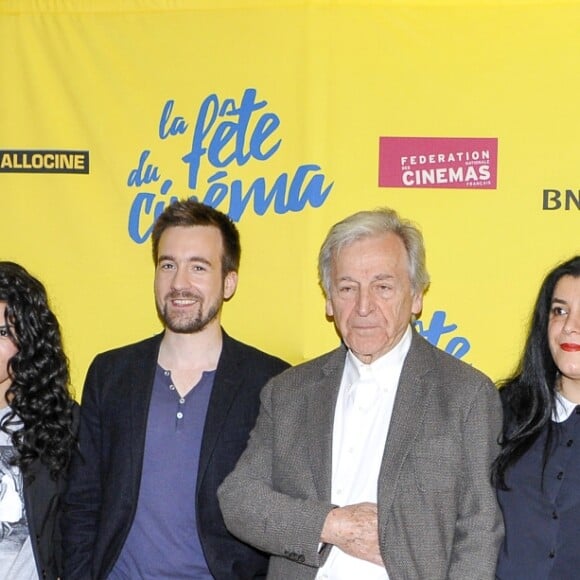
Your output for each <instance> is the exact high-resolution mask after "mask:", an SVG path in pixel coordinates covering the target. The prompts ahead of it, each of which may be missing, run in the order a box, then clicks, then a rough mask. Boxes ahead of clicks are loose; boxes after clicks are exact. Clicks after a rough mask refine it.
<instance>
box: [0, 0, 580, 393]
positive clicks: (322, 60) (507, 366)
mask: <svg viewBox="0 0 580 580" xmlns="http://www.w3.org/2000/svg"><path fill="white" fill-rule="evenodd" d="M579 30H580V1H571V0H568V1H566V0H559V1H558V2H554V1H553V0H536V1H533V2H532V1H523V0H511V1H510V0H503V1H500V0H497V1H491V0H463V1H461V0H455V1H449V0H447V1H443V0H441V1H438V0H432V1H430V2H425V1H418V0H417V1H414V0H407V1H405V0H399V1H395V0H390V1H389V0H373V1H365V2H362V1H358V2H357V1H356V0H336V1H332V0H284V1H279V0H207V1H205V0H191V1H186V0H172V1H162V0H100V1H97V0H94V1H91V0H34V1H33V0H0V43H1V45H0V46H1V49H2V50H1V54H2V55H3V57H2V66H1V67H0V79H1V82H0V115H1V117H0V184H1V190H0V195H1V200H2V206H1V207H2V211H1V216H2V250H1V256H0V257H1V258H2V259H9V260H15V261H18V262H20V263H22V264H24V265H25V266H26V267H27V268H28V269H29V270H30V271H31V272H33V273H34V274H36V275H37V276H39V277H40V278H41V279H42V280H43V281H44V282H45V283H46V285H47V287H48V289H49V292H50V295H51V297H52V301H53V306H54V308H55V310H56V312H57V314H58V316H59V318H60V320H61V323H62V325H63V328H64V336H65V341H66V346H67V351H68V354H69V357H70V359H71V364H72V371H73V380H74V387H75V389H76V392H77V396H80V392H81V390H82V382H83V379H84V374H85V372H86V369H87V366H88V364H89V362H90V360H91V359H92V357H93V356H94V355H95V354H96V353H97V352H99V351H102V350H105V349H109V348H112V347H115V346H118V345H121V344H125V343H128V342H132V341H136V340H139V339H141V338H142V337H145V336H148V335H151V334H153V333H156V332H158V331H159V330H160V324H159V321H158V320H157V317H156V314H155V308H154V304H153V295H152V281H153V264H152V260H151V250H150V240H149V238H150V233H151V225H152V223H153V221H154V218H155V216H156V215H158V213H159V212H160V211H162V210H163V208H164V207H166V205H167V204H168V203H170V202H171V201H172V200H173V199H175V198H183V197H191V196H194V197H196V198H197V199H199V200H202V201H204V202H205V203H208V204H211V205H213V206H216V207H218V208H219V209H221V210H223V211H225V212H227V213H229V215H230V216H231V217H232V218H233V219H234V220H235V221H236V222H237V223H238V225H239V228H240V231H241V235H242V242H243V258H242V268H241V278H240V286H239V289H238V292H237V295H236V296H235V297H234V298H233V300H232V302H231V303H230V304H229V305H227V307H226V309H225V315H224V325H225V327H226V328H227V329H228V330H229V332H230V333H231V334H232V335H234V336H236V337H239V338H240V339H242V340H244V341H247V342H250V343H254V344H256V345H258V346H260V347H262V348H263V349H265V350H268V351H270V352H272V353H275V354H278V355H280V356H282V357H284V358H286V359H288V360H289V361H291V362H293V363H298V362H301V361H303V360H305V359H309V358H311V357H313V356H315V355H318V354H319V353H322V352H324V351H326V350H328V349H330V348H332V347H334V346H335V345H336V344H337V341H338V339H337V336H336V334H335V332H334V330H333V327H332V324H331V323H330V322H329V321H327V320H326V319H325V316H324V300H323V297H322V293H321V291H320V289H319V287H318V285H317V280H316V256H317V252H318V248H319V246H320V244H321V242H322V240H323V238H324V236H325V234H326V232H327V230H328V228H329V227H330V226H331V225H332V224H333V223H335V222H336V221H338V220H339V219H341V218H343V217H345V216H346V215H348V214H351V213H353V212H355V211H358V210H361V209H371V208H375V207H378V206H391V207H393V208H396V209H397V210H398V211H399V212H400V213H401V214H402V215H403V216H406V217H409V218H411V219H413V220H414V221H416V222H417V223H418V224H420V225H421V227H422V229H423V232H424V235H425V238H426V243H427V250H428V265H429V268H430V272H431V275H432V284H431V288H430V290H429V292H428V294H427V296H426V300H425V307H424V311H423V314H422V317H421V319H420V321H419V322H418V325H417V328H418V330H419V331H420V332H421V333H422V334H423V335H424V336H426V337H427V338H428V339H429V340H430V341H431V342H433V343H434V344H436V345H437V346H439V347H440V348H442V349H444V350H446V351H448V352H450V353H452V354H453V355H455V356H457V357H459V358H462V359H463V360H465V361H467V362H469V363H470V364H473V365H474V366H477V367H479V368H481V369H482V370H484V371H485V372H487V373H488V374H490V375H491V376H492V378H494V379H498V378H500V377H501V376H503V375H505V374H506V373H508V372H509V371H510V370H511V369H512V367H513V364H514V363H515V361H516V358H517V356H518V353H519V352H520V349H521V347H522V340H523V336H524V332H525V326H526V324H527V320H528V314H529V312H530V309H531V306H532V302H533V299H534V297H535V294H536V292H537V289H538V286H539V283H540V280H541V279H542V277H543V275H544V274H545V272H546V270H547V269H549V268H550V267H551V266H552V265H553V264H555V263H556V262H558V261H560V260H563V259H566V258H567V257H569V256H571V255H572V254H574V253H578V252H579V250H580V243H579V240H580V235H579V232H580V228H579V226H580V165H579V161H580V159H579V157H580V155H579V153H580V147H579V145H578V136H579V135H580V115H578V93H579V90H580V79H579V70H580V66H579V64H580V63H579V56H580V35H579V34H578V31H579Z"/></svg>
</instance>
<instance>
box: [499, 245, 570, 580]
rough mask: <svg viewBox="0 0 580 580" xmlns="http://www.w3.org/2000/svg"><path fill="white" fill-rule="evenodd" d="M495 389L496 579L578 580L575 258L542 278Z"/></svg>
mask: <svg viewBox="0 0 580 580" xmlns="http://www.w3.org/2000/svg"><path fill="white" fill-rule="evenodd" d="M500 387H501V390H500V395H501V398H502V402H503V405H504V428H503V437H502V450H501V452H500V455H499V457H498V458H497V460H496V461H495V464H494V466H493V472H492V477H493V480H494V482H495V484H496V486H497V489H498V499H499V503H500V505H501V508H502V511H503V515H504V522H505V539H504V543H503V546H502V549H501V551H500V555H499V561H498V568H497V576H496V577H497V578H498V579H501V580H506V579H509V580H548V579H554V580H556V579H557V580H575V579H577V578H580V549H579V548H580V256H575V257H574V258H572V259H571V260H568V261H567V262H564V263H563V264H560V265H558V266H557V267H556V268H554V269H553V270H552V271H551V272H550V273H549V274H548V275H547V276H546V278H545V279H544V282H543V284H542V287H541V288H540V293H539V296H538V299H537V301H536V305H535V308H534V312H533V316H532V321H531V325H530V330H529V334H528V338H527V341H526V345H525V348H524V352H523V356H522V359H521V361H520V364H519V367H518V370H517V371H516V373H515V375H514V376H513V377H511V378H509V379H507V380H506V381H504V382H503V383H502V384H501V385H500Z"/></svg>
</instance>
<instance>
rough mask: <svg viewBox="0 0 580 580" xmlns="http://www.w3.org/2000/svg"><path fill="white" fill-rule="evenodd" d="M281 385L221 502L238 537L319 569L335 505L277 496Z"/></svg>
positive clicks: (266, 395) (266, 400)
mask: <svg viewBox="0 0 580 580" xmlns="http://www.w3.org/2000/svg"><path fill="white" fill-rule="evenodd" d="M276 383H277V381H276V379H274V380H272V381H270V382H269V383H268V384H267V385H266V386H265V387H264V389H263V391H262V394H261V407H260V413H259V415H258V419H257V422H256V426H255V427H254V429H253V431H252V433H251V436H250V440H249V442H248V446H247V448H246V450H245V451H244V453H243V454H242V456H241V457H240V459H239V461H238V463H237V465H236V468H235V469H234V471H233V472H232V473H231V474H230V475H229V476H228V477H227V478H226V479H225V480H224V482H223V483H222V485H221V486H220V487H219V489H218V499H219V502H220V507H221V510H222V513H223V516H224V520H225V523H226V526H227V528H228V529H229V530H230V532H231V533H232V534H234V535H235V536H237V537H238V538H240V539H241V540H243V541H245V542H247V543H248V544H251V545H252V546H254V547H256V548H258V549H260V550H262V551H264V552H267V553H270V554H273V555H276V556H281V557H285V558H288V559H290V560H292V561H295V562H298V563H300V564H304V565H307V566H313V567H319V566H321V565H322V563H323V561H324V559H325V557H326V555H327V552H328V550H322V551H321V552H319V545H320V534H321V531H322V527H323V525H324V521H325V519H326V516H327V515H328V513H329V512H330V510H332V509H333V507H334V506H333V505H332V504H330V503H328V502H323V501H318V500H316V499H312V498H307V497H305V498H300V497H293V496H291V495H288V494H285V493H281V492H279V491H277V486H276V485H275V484H274V473H273V470H274V469H275V463H276V460H275V457H274V456H275V453H276V451H275V440H276V438H277V437H283V434H281V433H280V432H279V431H278V429H279V428H280V425H279V424H277V423H276V420H275V418H274V404H273V393H275V390H276ZM278 386H279V387H283V385H280V384H279V385H278ZM290 414H291V412H290Z"/></svg>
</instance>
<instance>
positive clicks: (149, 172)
mask: <svg viewBox="0 0 580 580" xmlns="http://www.w3.org/2000/svg"><path fill="white" fill-rule="evenodd" d="M150 153H151V151H149V150H148V149H145V151H143V153H141V157H139V165H138V166H137V168H136V169H132V170H131V171H130V173H129V178H128V179H127V185H128V186H129V187H141V186H142V185H143V184H144V183H151V182H152V181H159V168H158V167H156V166H155V165H151V164H149V165H147V166H145V162H146V161H147V158H148V157H149V154H150Z"/></svg>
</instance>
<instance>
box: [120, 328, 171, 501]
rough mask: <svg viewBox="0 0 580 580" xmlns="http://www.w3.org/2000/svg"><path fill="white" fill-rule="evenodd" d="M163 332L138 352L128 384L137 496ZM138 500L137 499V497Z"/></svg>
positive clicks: (145, 343)
mask: <svg viewBox="0 0 580 580" xmlns="http://www.w3.org/2000/svg"><path fill="white" fill-rule="evenodd" d="M162 338H163V333H161V334H158V335H157V336H155V337H153V338H152V339H151V340H148V341H146V342H144V343H143V345H142V347H141V348H142V350H141V351H140V352H138V353H136V355H135V357H134V358H133V360H132V361H131V379H130V383H129V384H128V385H127V396H128V397H129V401H130V409H131V414H130V422H129V424H128V425H127V429H128V430H129V437H128V441H130V445H131V460H132V466H133V469H134V470H135V473H136V476H135V477H134V478H133V482H134V485H135V486H136V489H135V493H137V494H138V493H139V485H140V483H141V482H140V476H139V477H138V476H137V475H138V474H140V472H141V467H142V465H143V454H144V451H145V437H146V435H147V418H148V415H149V404H150V402H151V393H152V392H153V382H154V381H155V371H156V369H157V359H158V356H159V347H160V346H161V339H162ZM135 497H137V496H135Z"/></svg>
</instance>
